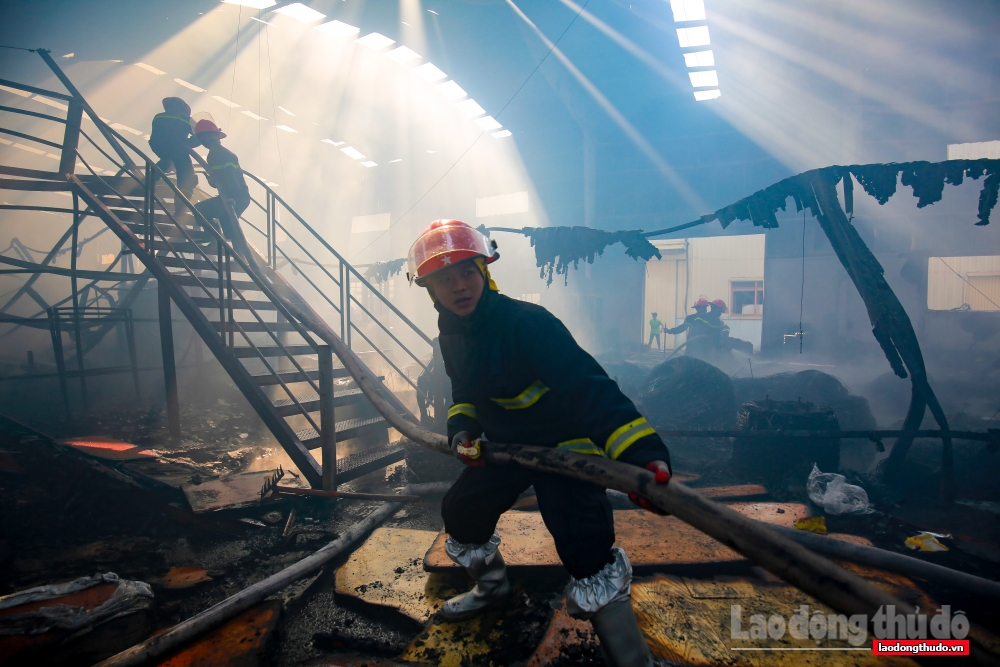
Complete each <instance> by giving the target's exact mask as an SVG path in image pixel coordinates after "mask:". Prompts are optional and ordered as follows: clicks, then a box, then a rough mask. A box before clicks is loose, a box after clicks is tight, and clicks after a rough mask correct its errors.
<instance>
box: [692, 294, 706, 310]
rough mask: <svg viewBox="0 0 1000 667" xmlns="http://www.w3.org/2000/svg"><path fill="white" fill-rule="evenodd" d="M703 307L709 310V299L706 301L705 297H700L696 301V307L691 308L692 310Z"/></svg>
mask: <svg viewBox="0 0 1000 667" xmlns="http://www.w3.org/2000/svg"><path fill="white" fill-rule="evenodd" d="M701 306H704V307H706V308H708V299H706V298H705V297H703V296H700V297H698V300H697V301H695V302H694V305H692V306H691V307H692V308H699V307H701Z"/></svg>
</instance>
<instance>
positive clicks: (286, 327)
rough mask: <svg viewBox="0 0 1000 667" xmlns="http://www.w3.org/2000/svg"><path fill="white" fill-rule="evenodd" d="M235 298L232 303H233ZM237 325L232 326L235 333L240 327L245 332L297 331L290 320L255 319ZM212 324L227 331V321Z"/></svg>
mask: <svg viewBox="0 0 1000 667" xmlns="http://www.w3.org/2000/svg"><path fill="white" fill-rule="evenodd" d="M235 303H236V302H235V300H234V301H233V305H235ZM237 324H239V325H240V326H239V327H233V330H234V331H235V332H236V333H239V332H240V330H241V329H242V330H243V331H246V332H247V333H266V332H268V331H297V329H296V328H295V325H294V324H292V323H291V322H264V323H263V324H262V323H260V322H257V321H253V322H237ZM212 326H214V327H215V330H216V331H229V328H228V327H229V322H212Z"/></svg>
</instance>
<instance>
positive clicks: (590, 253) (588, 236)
mask: <svg viewBox="0 0 1000 667" xmlns="http://www.w3.org/2000/svg"><path fill="white" fill-rule="evenodd" d="M852 176H853V177H854V178H855V179H857V181H858V183H859V184H860V185H861V188H862V189H863V190H864V191H865V192H866V193H867V194H869V195H870V196H872V197H873V198H874V199H875V201H877V202H878V203H879V204H885V203H886V202H888V201H889V199H890V198H891V197H892V196H893V195H894V194H896V189H897V184H902V185H904V186H908V187H911V188H913V196H914V197H916V198H917V208H924V207H925V206H929V205H931V204H934V203H936V202H939V201H941V197H942V196H943V193H944V186H945V184H948V185H961V184H962V183H963V181H964V180H965V179H966V178H971V179H973V180H978V179H979V178H981V177H984V176H985V178H984V180H983V187H982V190H981V191H980V193H979V209H978V212H977V220H978V221H977V222H976V223H975V224H976V225H979V226H982V225H988V224H989V223H990V214H991V212H992V211H993V208H994V207H995V206H996V203H997V197H998V192H1000V160H985V159H984V160H947V161H945V162H924V161H920V162H902V163H895V162H890V163H887V164H855V165H849V166H831V167H824V168H822V169H814V170H811V171H806V172H803V173H801V174H798V175H796V176H791V177H789V178H786V179H784V180H782V181H779V182H777V183H775V184H774V185H771V186H768V187H766V188H764V189H763V190H758V191H757V192H755V193H753V194H752V195H750V196H749V197H744V198H743V199H741V200H739V201H737V202H735V203H733V204H730V205H729V206H725V207H723V208H720V209H718V210H716V211H715V213H710V214H708V215H703V216H701V217H700V218H699V219H698V220H694V221H692V222H689V223H685V224H683V225H677V226H675V227H670V228H668V229H663V230H657V231H653V232H645V231H643V230H641V229H632V230H624V231H617V232H611V231H605V230H601V229H593V228H591V227H579V226H577V227H525V228H523V229H510V228H505V227H489V228H488V227H485V226H480V228H479V229H480V231H482V232H484V233H489V232H491V231H502V232H513V233H517V234H523V235H524V236H527V237H528V238H530V239H531V245H532V246H533V247H534V248H535V264H536V265H537V266H538V267H539V269H540V270H541V272H540V275H541V277H543V278H546V279H547V280H548V284H550V285H551V284H552V279H553V276H554V275H562V276H563V277H564V278H563V280H564V282H565V281H567V280H568V275H567V271H568V270H569V266H570V264H572V265H573V268H579V264H580V260H586V261H587V262H588V263H591V264H592V263H593V262H594V257H595V256H597V255H603V254H604V250H605V248H607V247H608V246H611V245H614V244H615V243H621V244H622V245H624V246H625V253H626V254H627V255H628V256H629V257H631V258H633V259H644V260H649V259H651V258H653V257H656V258H657V259H659V258H660V252H659V250H657V249H656V247H655V246H654V245H653V244H652V243H650V242H649V240H648V238H649V237H652V236H660V235H663V234H668V233H671V232H675V231H679V230H682V229H688V228H691V227H696V226H698V225H703V224H707V223H710V222H714V221H715V220H718V221H719V223H720V224H721V225H722V227H723V229H725V228H727V227H729V225H730V224H732V222H733V221H734V220H749V221H751V222H753V224H754V225H755V226H757V227H763V228H765V229H773V228H776V227H777V226H778V219H777V217H776V215H775V214H776V213H777V211H778V210H779V209H780V210H782V211H785V210H786V205H787V200H788V198H789V197H791V198H792V199H793V200H794V201H795V209H796V211H802V210H803V209H806V208H808V209H809V210H810V212H811V213H812V214H813V215H814V216H819V215H821V214H822V211H821V208H820V207H819V205H818V204H817V201H816V197H817V193H816V191H815V189H814V187H813V182H814V180H815V179H821V180H825V181H830V182H831V183H838V182H842V183H843V188H844V210H845V211H846V213H847V216H848V217H851V216H853V214H854V182H853V180H852V179H851V177H852ZM396 261H399V260H396Z"/></svg>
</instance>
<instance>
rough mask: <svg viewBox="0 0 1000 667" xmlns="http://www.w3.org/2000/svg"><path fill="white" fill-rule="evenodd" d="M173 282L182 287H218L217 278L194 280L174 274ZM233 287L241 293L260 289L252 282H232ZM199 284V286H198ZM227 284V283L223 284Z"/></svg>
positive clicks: (192, 277)
mask: <svg viewBox="0 0 1000 667" xmlns="http://www.w3.org/2000/svg"><path fill="white" fill-rule="evenodd" d="M174 282H176V283H177V284H178V285H184V286H186V287H200V286H201V285H204V286H205V287H215V288H218V287H219V279H218V278H208V277H205V278H195V277H194V276H189V275H184V274H176V273H175V274H174ZM232 282H233V287H235V288H236V289H238V290H240V291H241V292H260V291H261V289H260V287H258V286H257V283H255V282H253V281H252V280H234V281H232ZM199 283H201V285H199ZM225 284H228V283H225Z"/></svg>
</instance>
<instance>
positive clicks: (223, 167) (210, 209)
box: [195, 146, 250, 254]
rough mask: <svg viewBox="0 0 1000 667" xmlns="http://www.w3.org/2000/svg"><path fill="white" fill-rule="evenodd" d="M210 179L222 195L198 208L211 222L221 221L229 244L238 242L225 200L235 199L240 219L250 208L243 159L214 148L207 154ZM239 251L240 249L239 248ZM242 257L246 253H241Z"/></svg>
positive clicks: (206, 201)
mask: <svg viewBox="0 0 1000 667" xmlns="http://www.w3.org/2000/svg"><path fill="white" fill-rule="evenodd" d="M206 161H207V162H208V180H209V183H211V185H212V186H214V187H215V188H216V189H217V190H218V191H219V196H217V197H212V198H211V199H206V200H205V201H203V202H200V203H198V204H197V205H195V208H197V209H198V210H199V211H201V213H202V215H204V216H205V217H206V218H207V219H208V220H209V221H210V222H211V221H212V220H218V221H219V222H221V223H222V233H223V234H225V236H226V238H227V239H229V240H230V241H237V240H238V239H239V238H240V235H237V234H235V233H234V230H233V229H232V228H231V227H230V220H229V216H228V215H226V209H225V200H226V199H232V200H233V204H234V207H235V209H236V215H237V216H239V215H240V214H242V213H243V211H245V210H246V209H247V206H249V205H250V188H248V187H247V180H246V177H245V176H244V175H243V170H242V169H241V168H240V160H239V158H237V157H236V153H234V152H232V151H231V150H229V149H228V148H225V147H224V146H215V147H214V148H211V149H210V150H209V151H208V160H206ZM238 250H239V249H238ZM241 254H243V253H241Z"/></svg>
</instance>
